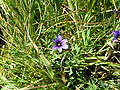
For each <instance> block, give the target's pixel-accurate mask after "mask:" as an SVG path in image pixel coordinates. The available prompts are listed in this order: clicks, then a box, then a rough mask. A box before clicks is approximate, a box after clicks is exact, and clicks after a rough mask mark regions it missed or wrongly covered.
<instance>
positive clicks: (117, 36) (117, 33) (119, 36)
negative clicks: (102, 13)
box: [112, 31, 120, 42]
mask: <svg viewBox="0 0 120 90" xmlns="http://www.w3.org/2000/svg"><path fill="white" fill-rule="evenodd" d="M112 34H113V35H114V38H113V42H116V41H120V31H112Z"/></svg>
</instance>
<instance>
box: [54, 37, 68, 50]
mask: <svg viewBox="0 0 120 90" xmlns="http://www.w3.org/2000/svg"><path fill="white" fill-rule="evenodd" d="M52 41H53V42H54V43H55V45H53V46H52V50H55V49H58V51H59V52H62V49H68V45H67V44H66V42H67V39H63V40H62V36H61V35H57V37H56V39H52Z"/></svg>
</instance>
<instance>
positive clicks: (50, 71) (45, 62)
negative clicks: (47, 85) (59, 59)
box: [40, 55, 53, 78]
mask: <svg viewBox="0 0 120 90" xmlns="http://www.w3.org/2000/svg"><path fill="white" fill-rule="evenodd" d="M40 60H41V61H42V62H43V63H44V65H45V67H46V69H47V71H48V73H49V75H50V76H51V78H53V71H52V67H51V64H50V62H49V61H48V60H47V59H46V58H45V57H44V55H40Z"/></svg>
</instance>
